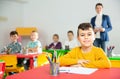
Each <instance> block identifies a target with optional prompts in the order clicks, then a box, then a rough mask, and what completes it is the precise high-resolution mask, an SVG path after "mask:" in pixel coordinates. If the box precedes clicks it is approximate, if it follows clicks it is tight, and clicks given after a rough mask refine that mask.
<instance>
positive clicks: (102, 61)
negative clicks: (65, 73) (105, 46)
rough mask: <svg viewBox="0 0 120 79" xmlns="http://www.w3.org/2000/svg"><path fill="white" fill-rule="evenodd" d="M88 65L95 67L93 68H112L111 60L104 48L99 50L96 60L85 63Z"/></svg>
mask: <svg viewBox="0 0 120 79" xmlns="http://www.w3.org/2000/svg"><path fill="white" fill-rule="evenodd" d="M85 65H86V67H93V68H110V67H111V62H110V60H109V59H108V58H107V56H106V55H105V53H104V51H103V50H102V49H99V50H98V53H95V60H94V61H90V62H89V63H88V64H85Z"/></svg>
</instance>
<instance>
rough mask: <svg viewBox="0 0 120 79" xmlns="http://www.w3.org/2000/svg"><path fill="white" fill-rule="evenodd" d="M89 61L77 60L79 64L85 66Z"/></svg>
mask: <svg viewBox="0 0 120 79" xmlns="http://www.w3.org/2000/svg"><path fill="white" fill-rule="evenodd" d="M88 63H89V60H84V59H83V60H78V64H80V65H81V66H82V67H84V66H85V64H88Z"/></svg>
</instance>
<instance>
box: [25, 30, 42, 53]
mask: <svg viewBox="0 0 120 79" xmlns="http://www.w3.org/2000/svg"><path fill="white" fill-rule="evenodd" d="M30 38H31V41H30V42H28V44H27V49H28V52H34V53H42V46H41V43H40V41H39V40H38V33H37V32H36V31H32V33H31V35H30Z"/></svg>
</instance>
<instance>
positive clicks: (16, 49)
mask: <svg viewBox="0 0 120 79" xmlns="http://www.w3.org/2000/svg"><path fill="white" fill-rule="evenodd" d="M7 49H11V51H10V53H12V54H13V53H20V52H21V43H19V42H12V43H10V44H8V45H7V46H5V47H4V48H3V49H2V50H1V52H5V51H6V50H7Z"/></svg>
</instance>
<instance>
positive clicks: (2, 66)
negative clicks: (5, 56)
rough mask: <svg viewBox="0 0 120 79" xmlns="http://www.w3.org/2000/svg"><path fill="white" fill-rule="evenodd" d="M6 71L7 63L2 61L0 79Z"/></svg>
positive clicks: (0, 63) (0, 61) (0, 62)
mask: <svg viewBox="0 0 120 79" xmlns="http://www.w3.org/2000/svg"><path fill="white" fill-rule="evenodd" d="M4 71H5V62H4V61H2V60H0V79H2V77H3V75H4Z"/></svg>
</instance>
